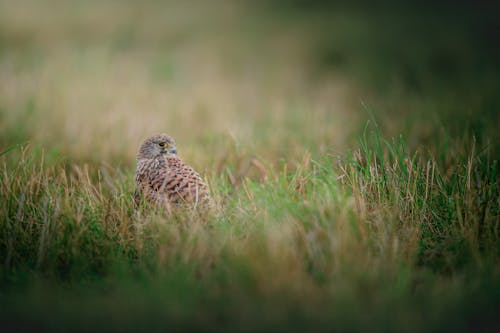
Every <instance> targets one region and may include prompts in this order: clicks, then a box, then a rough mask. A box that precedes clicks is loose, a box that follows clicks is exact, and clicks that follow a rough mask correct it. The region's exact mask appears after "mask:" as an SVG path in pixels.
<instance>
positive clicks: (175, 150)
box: [168, 148, 177, 155]
mask: <svg viewBox="0 0 500 333" xmlns="http://www.w3.org/2000/svg"><path fill="white" fill-rule="evenodd" d="M168 152H169V153H170V154H174V155H176V154H177V149H175V148H172V149H170V150H169V151H168Z"/></svg>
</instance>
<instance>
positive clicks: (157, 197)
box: [135, 134, 211, 208]
mask: <svg viewBox="0 0 500 333" xmlns="http://www.w3.org/2000/svg"><path fill="white" fill-rule="evenodd" d="M162 144H164V146H160V145H162ZM135 181H136V184H137V189H136V193H135V201H136V203H137V201H139V200H140V199H141V197H142V196H144V197H145V198H146V200H148V201H150V202H155V203H157V204H160V205H163V206H165V207H167V208H169V207H171V205H188V206H193V207H201V206H204V207H205V206H207V205H209V204H210V201H211V199H210V191H209V188H208V186H207V185H206V183H205V182H204V181H203V179H202V178H201V177H200V175H199V174H198V173H197V172H196V171H195V170H194V169H193V168H191V167H190V166H189V165H187V164H185V163H184V162H183V161H182V160H181V159H180V158H179V157H178V156H177V150H176V148H175V141H174V140H173V139H172V138H171V137H170V136H168V135H166V134H159V135H155V136H153V137H151V138H149V139H146V140H145V141H144V142H143V144H142V145H141V148H140V149H139V152H138V154H137V170H136V174H135Z"/></svg>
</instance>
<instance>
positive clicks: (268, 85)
mask: <svg viewBox="0 0 500 333" xmlns="http://www.w3.org/2000/svg"><path fill="white" fill-rule="evenodd" d="M492 3H493V2H490V1H440V2H439V4H435V3H434V2H431V1H377V2H376V3H375V2H362V1H319V0H314V1H300V0H292V1H285V0H281V1H280V0H274V1H224V0H221V1H210V2H208V1H153V0H151V1H126V0H125V1H78V0H75V1H28V0H22V1H15V2H13V1H1V2H0V147H2V148H5V147H9V146H10V145H12V144H16V143H26V142H36V143H37V144H41V145H42V146H43V147H44V148H45V149H46V150H47V151H48V155H49V156H51V154H52V155H54V156H60V154H63V155H64V156H69V157H70V158H71V159H74V160H85V161H94V162H99V161H108V162H111V161H112V162H113V163H123V164H124V165H126V166H130V165H132V164H133V163H134V156H135V153H136V150H137V146H138V145H139V143H140V142H141V140H142V139H143V138H145V137H147V136H149V135H151V134H153V133H158V132H166V133H169V134H170V135H172V136H173V137H175V138H176V139H177V141H178V145H179V148H180V151H181V153H182V154H183V155H185V156H186V155H187V157H189V158H190V159H192V160H194V163H195V165H197V166H199V167H204V168H209V167H211V166H212V165H213V164H214V163H216V160H217V158H220V156H219V155H221V154H223V152H224V149H226V147H227V145H231V146H233V145H236V146H238V145H244V147H245V149H246V150H247V151H248V152H249V153H251V154H256V155H259V156H262V157H264V158H266V159H268V160H271V161H277V160H280V159H282V158H286V159H289V160H294V159H295V158H296V157H297V156H300V155H301V154H302V153H303V151H304V150H309V151H312V152H313V154H323V153H325V152H331V151H342V150H344V149H346V148H347V147H350V146H352V144H353V143H355V141H356V137H357V136H359V135H360V133H361V132H362V130H363V128H364V126H365V125H366V123H367V121H368V120H370V119H371V120H372V121H373V120H374V121H376V122H377V123H378V126H380V128H381V129H383V131H384V134H385V135H388V136H393V135H399V134H404V135H405V137H406V138H407V140H408V142H409V144H410V145H411V146H412V147H414V148H416V147H419V146H420V145H424V146H425V147H426V149H429V150H432V149H434V148H433V147H434V146H435V145H437V142H438V141H439V140H441V139H443V138H450V137H452V138H454V137H463V136H464V134H466V135H467V136H469V137H471V136H475V137H476V138H477V140H480V141H481V140H490V141H492V142H496V141H498V134H497V132H498V131H497V129H498V108H499V103H500V102H499V98H498V80H499V75H498V74H499V62H500V60H499V59H500V48H499V45H500V43H499V30H500V23H499V20H498V15H497V14H498V11H497V9H498V8H497V7H498V6H496V5H494V4H492ZM441 141H442V140H441ZM441 141H440V142H441Z"/></svg>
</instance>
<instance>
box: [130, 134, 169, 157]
mask: <svg viewBox="0 0 500 333" xmlns="http://www.w3.org/2000/svg"><path fill="white" fill-rule="evenodd" d="M176 155H177V149H176V148H175V141H174V139H172V138H171V137H170V136H168V135H166V134H157V135H154V136H152V137H150V138H148V139H146V140H144V142H143V143H142V145H141V148H139V152H138V153H137V159H138V160H139V159H153V158H158V157H167V158H168V157H175V156H176Z"/></svg>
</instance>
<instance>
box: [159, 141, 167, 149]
mask: <svg viewBox="0 0 500 333" xmlns="http://www.w3.org/2000/svg"><path fill="white" fill-rule="evenodd" d="M165 145H166V143H165V142H160V143H159V144H158V146H160V147H162V148H163V147H165Z"/></svg>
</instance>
